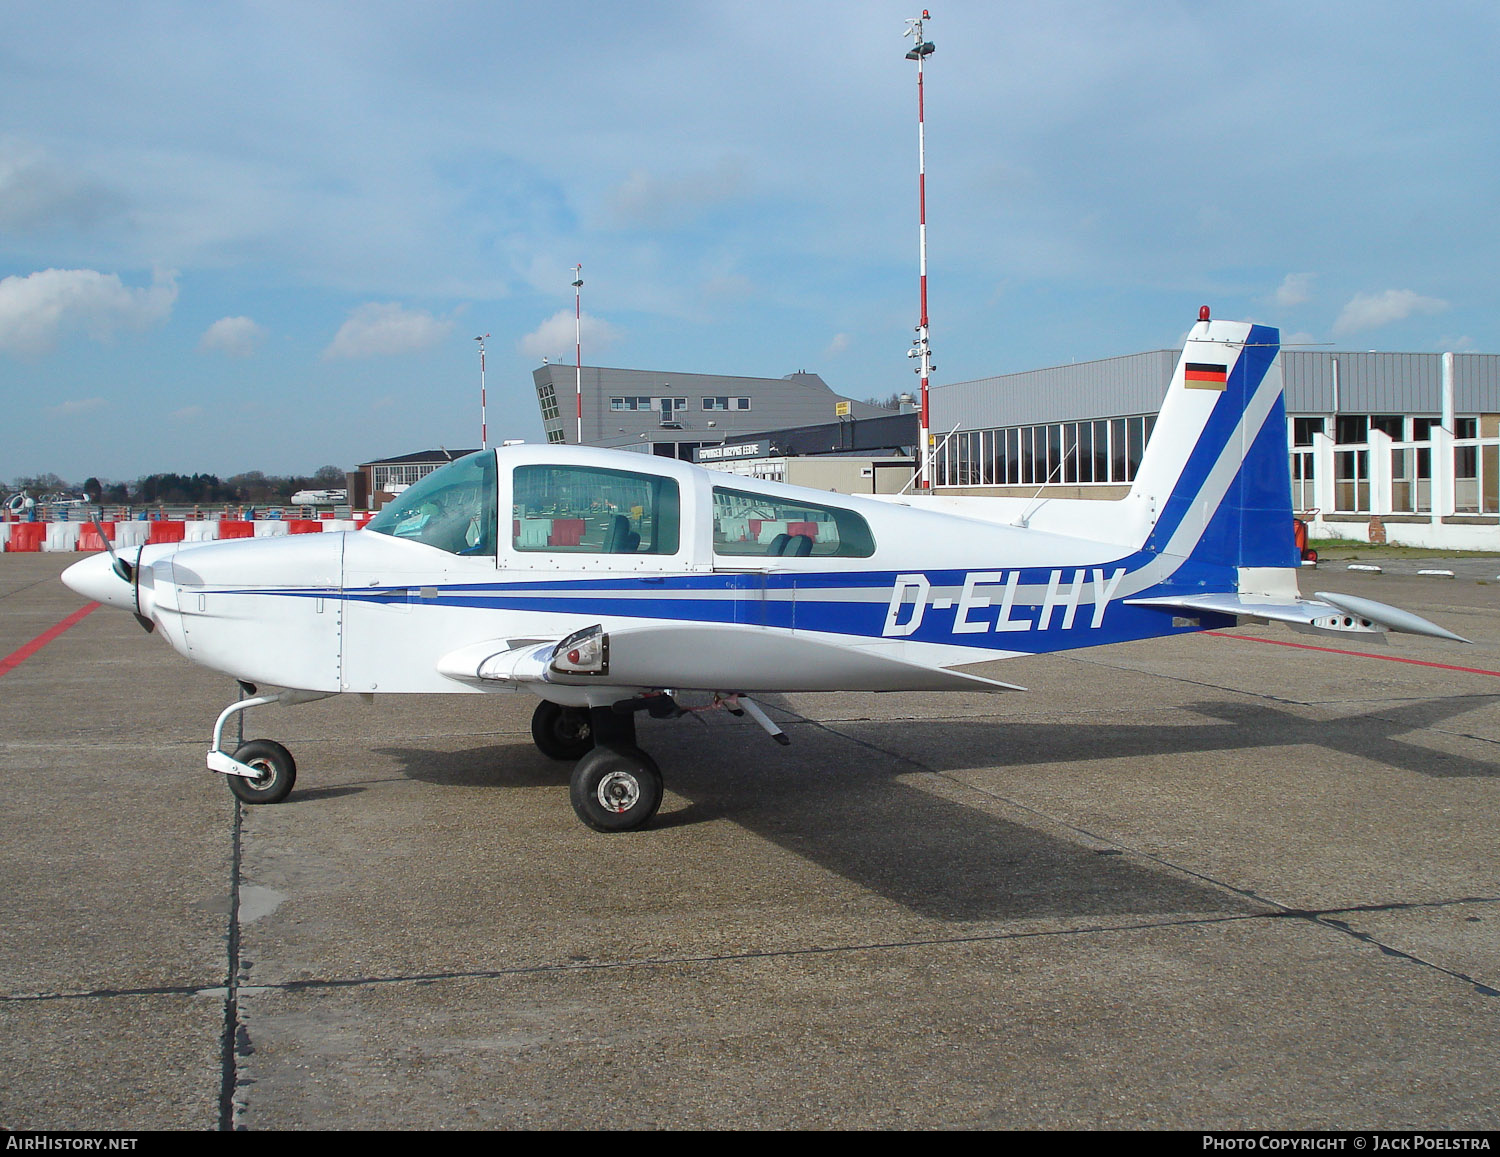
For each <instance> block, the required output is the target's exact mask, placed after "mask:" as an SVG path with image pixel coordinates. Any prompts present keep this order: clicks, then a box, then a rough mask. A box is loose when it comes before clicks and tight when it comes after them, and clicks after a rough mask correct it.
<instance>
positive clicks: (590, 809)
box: [570, 747, 662, 832]
mask: <svg viewBox="0 0 1500 1157" xmlns="http://www.w3.org/2000/svg"><path fill="white" fill-rule="evenodd" d="M570 795H571V797H572V800H573V810H574V811H575V812H577V813H578V818H579V819H581V820H582V821H583V822H584V823H586V824H588V826H589V827H591V828H593V829H594V830H595V831H597V832H629V831H634V830H636V829H637V828H640V827H644V826H645V824H646V823H647V822H648V821H649V820H650V819H651V817H652V816H654V815H655V814H656V809H657V808H659V807H660V806H661V796H662V782H661V771H660V770H659V769H658V768H657V766H656V763H655V761H654V760H652V758H651V757H650V756H649V755H647V754H646V753H645V752H644V751H641V750H640V749H639V748H635V747H596V748H594V750H592V751H590V752H589V753H588V754H587V755H585V756H584V757H583V758H582V759H580V760H579V761H578V766H577V767H575V768H574V769H573V782H572V788H571V792H570Z"/></svg>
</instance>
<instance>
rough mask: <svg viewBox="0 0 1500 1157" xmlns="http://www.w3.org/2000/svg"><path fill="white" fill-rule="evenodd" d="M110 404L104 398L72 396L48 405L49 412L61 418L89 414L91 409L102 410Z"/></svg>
mask: <svg viewBox="0 0 1500 1157" xmlns="http://www.w3.org/2000/svg"><path fill="white" fill-rule="evenodd" d="M107 405H109V403H108V402H106V401H105V400H104V399H103V398H71V399H69V400H68V401H66V402H61V403H59V404H58V405H56V406H49V407H47V412H48V413H49V414H56V415H57V416H58V417H59V418H71V417H72V416H73V415H74V414H87V413H89V412H90V411H91V410H102V409H103V408H104V407H105V406H107Z"/></svg>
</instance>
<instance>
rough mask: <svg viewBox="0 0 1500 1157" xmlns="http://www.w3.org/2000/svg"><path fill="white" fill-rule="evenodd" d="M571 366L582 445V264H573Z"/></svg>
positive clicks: (579, 437) (579, 435)
mask: <svg viewBox="0 0 1500 1157" xmlns="http://www.w3.org/2000/svg"><path fill="white" fill-rule="evenodd" d="M573 368H574V372H575V373H576V375H577V376H576V378H575V380H574V387H575V389H577V391H578V444H579V445H580V446H582V445H583V266H582V265H575V266H573Z"/></svg>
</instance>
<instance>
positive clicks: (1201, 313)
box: [1198, 305, 1208, 321]
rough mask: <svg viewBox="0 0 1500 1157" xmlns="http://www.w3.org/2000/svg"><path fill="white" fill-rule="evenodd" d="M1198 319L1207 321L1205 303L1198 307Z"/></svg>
mask: <svg viewBox="0 0 1500 1157" xmlns="http://www.w3.org/2000/svg"><path fill="white" fill-rule="evenodd" d="M1198 320H1199V321H1207V320H1208V306H1206V305H1200V306H1199V307H1198Z"/></svg>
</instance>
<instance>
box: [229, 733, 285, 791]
mask: <svg viewBox="0 0 1500 1157" xmlns="http://www.w3.org/2000/svg"><path fill="white" fill-rule="evenodd" d="M234 758H235V759H237V760H238V761H239V762H240V763H248V764H249V765H250V766H251V767H253V768H255V769H256V770H257V771H259V772H260V773H261V774H260V776H259V777H258V778H256V779H247V778H245V777H244V776H243V775H231V776H229V777H228V778H229V790H230V791H232V792H234V794H235V795H237V796H239V798H240V799H241V800H243V801H244V802H245V803H255V804H260V803H280V802H281V801H282V800H284V799H286V797H287V796H289V795H290V794H291V793H292V785H293V784H294V783H296V782H297V761H296V760H294V759H293V758H292V753H291V752H290V751H288V750H287V749H286V748H284V747H282V746H281V744H279V743H277V742H276V741H275V740H273V739H252V740H251V741H250V742H249V743H246V744H242V745H241V746H240V748H239V750H238V751H236V752H235V753H234Z"/></svg>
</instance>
